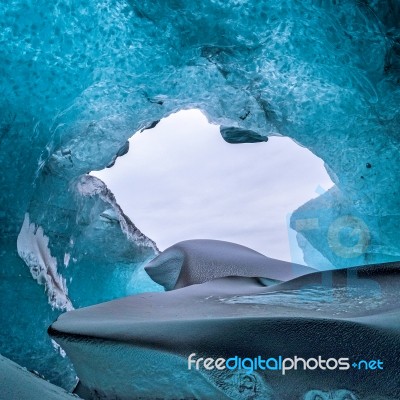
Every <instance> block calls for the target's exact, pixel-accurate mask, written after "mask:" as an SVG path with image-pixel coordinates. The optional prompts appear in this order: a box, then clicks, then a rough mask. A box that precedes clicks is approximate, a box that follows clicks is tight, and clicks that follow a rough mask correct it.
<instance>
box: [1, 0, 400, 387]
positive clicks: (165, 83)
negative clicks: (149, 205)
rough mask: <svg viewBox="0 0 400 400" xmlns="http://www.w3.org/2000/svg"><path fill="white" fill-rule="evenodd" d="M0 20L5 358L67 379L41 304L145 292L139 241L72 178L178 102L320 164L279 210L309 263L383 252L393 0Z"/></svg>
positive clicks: (392, 118)
mask: <svg viewBox="0 0 400 400" xmlns="http://www.w3.org/2000/svg"><path fill="white" fill-rule="evenodd" d="M0 15H1V16H0V32H1V33H0V35H1V36H0V37H1V39H0V41H1V54H0V80H1V89H2V99H1V103H0V109H1V112H0V142H1V153H0V157H1V162H2V165H3V173H2V174H1V178H0V187H1V191H0V198H1V209H0V223H1V226H0V232H1V233H0V235H1V239H0V240H1V253H0V259H1V277H2V279H1V281H0V285H1V291H2V313H1V317H0V318H1V319H0V323H1V326H2V332H1V335H0V351H1V352H2V353H3V354H4V355H5V356H9V357H10V358H12V359H14V360H15V361H17V362H19V363H21V364H23V365H26V366H27V367H28V368H31V367H32V368H33V365H34V366H35V368H36V369H39V372H43V373H46V376H47V377H48V378H50V379H51V380H53V381H54V382H57V383H61V382H62V383H63V385H64V386H68V385H69V384H71V382H70V381H68V378H67V377H66V376H67V375H68V374H69V372H68V371H67V369H65V368H53V367H54V365H59V363H60V362H61V363H62V362H64V363H66V361H65V360H64V361H62V360H61V361H60V360H59V358H58V357H56V356H55V355H54V354H53V353H51V351H50V350H51V349H50V350H46V349H48V348H49V339H46V338H45V335H44V334H43V330H44V329H45V328H44V327H45V326H47V325H49V324H50V323H51V322H52V321H53V320H54V318H55V316H56V315H57V314H58V312H59V311H56V310H57V309H69V308H71V307H80V306H83V305H88V304H94V303H97V302H100V301H105V300H107V299H110V298H114V297H118V296H123V295H125V294H128V293H133V292H135V291H140V290H145V289H147V288H148V287H152V286H151V283H149V282H144V283H143V284H142V283H138V282H143V281H142V280H141V279H140V277H141V276H144V275H143V274H142V270H141V268H142V266H143V264H144V263H145V262H146V261H147V260H149V259H151V258H153V257H154V256H155V255H156V254H157V248H156V246H155V244H154V243H153V242H152V241H151V240H150V239H148V238H147V237H145V236H144V235H143V234H142V233H141V232H140V231H139V230H138V229H137V228H136V227H135V226H134V225H133V223H132V222H131V221H129V219H128V218H126V217H125V216H124V214H123V212H122V210H121V209H120V208H119V207H118V205H117V204H116V201H115V198H114V197H113V195H112V194H111V193H110V192H109V191H108V190H107V188H106V187H105V186H104V185H103V184H102V183H101V182H100V181H97V180H96V179H95V178H90V177H88V176H86V175H85V174H87V173H88V172H89V171H91V170H96V169H102V168H104V167H105V166H107V165H109V164H110V163H112V162H113V160H114V159H115V156H116V155H120V154H122V153H123V152H124V151H125V150H126V147H124V146H125V144H126V141H127V139H128V138H129V137H130V136H131V135H132V134H133V133H134V132H136V131H138V130H140V129H144V128H146V127H150V126H151V125H152V124H153V123H154V121H158V120H160V119H161V118H163V117H166V116H167V115H169V114H170V113H172V112H176V111H178V110H181V109H188V108H198V109H200V110H202V111H203V112H204V113H205V114H206V115H207V117H208V119H209V121H211V122H213V123H216V124H219V125H221V126H223V128H222V133H223V136H224V138H225V139H226V140H227V141H231V142H238V141H239V142H246V141H251V142H254V141H265V140H266V138H267V137H268V136H271V135H283V136H288V137H291V138H292V139H294V140H295V141H296V142H297V143H299V144H300V145H302V146H305V147H307V148H308V149H310V150H311V151H312V152H313V153H314V154H316V155H317V156H318V157H320V158H322V159H323V160H324V161H325V163H326V168H327V170H328V172H329V174H330V176H331V178H332V180H333V181H334V183H335V184H336V186H335V187H334V188H332V189H331V190H329V191H328V192H327V193H325V194H324V195H322V196H320V197H319V198H317V199H314V200H312V201H310V202H309V203H307V204H305V205H304V206H303V207H301V208H300V209H299V210H297V211H296V212H295V213H294V215H293V218H292V226H293V228H294V229H296V230H297V231H298V240H299V243H300V244H301V246H302V248H303V249H304V252H305V259H306V261H307V262H308V263H309V264H310V265H313V266H318V262H319V261H320V260H324V262H325V261H328V262H329V263H331V264H332V265H333V266H334V267H343V266H349V265H357V264H368V263H374V262H381V261H391V260H396V259H398V258H399V256H400V239H399V238H400V235H398V226H399V223H400V201H399V189H400V185H399V165H400V157H399V141H400V139H399V123H400V113H399V104H400V5H399V3H398V2H397V1H394V0H393V1H392V0H381V1H378V0H377V1H372V0H371V1H368V0H357V1H356V0H343V1H342V0H332V1H328V0H314V1H313V0H308V1H295V0H290V1H267V0H263V1H260V0H249V1H246V0H230V1H226V0H224V1H222V0H221V1H219V0H206V1H202V2H194V1H192V0H152V1H149V0H140V1H114V0H105V1H92V0H89V1H72V0H71V1H69V0H64V1H58V2H50V3H49V2H48V1H44V0H39V1H37V2H34V3H33V2H30V1H28V0H10V1H7V2H2V4H1V5H0ZM232 128H234V129H232ZM230 135H233V136H232V137H231V138H230ZM17 238H18V240H17ZM17 241H18V246H17ZM321 262H322V261H321ZM26 265H28V266H29V269H28V268H27V266H26ZM133 271H136V272H133ZM138 271H139V272H138ZM133 273H135V274H136V275H137V276H136V278H137V279H136V280H135V279H133V278H132V274H133ZM32 276H33V277H34V278H35V279H36V281H35V280H34V279H32ZM37 282H39V283H42V284H44V285H45V288H46V292H47V296H46V295H44V294H43V286H39V285H38V284H37ZM152 288H153V287H152ZM153 289H154V288H153ZM32 316H34V318H32ZM44 354H47V355H44ZM38 360H39V361H38ZM68 376H72V375H71V374H70V375H68ZM68 382H69V383H68Z"/></svg>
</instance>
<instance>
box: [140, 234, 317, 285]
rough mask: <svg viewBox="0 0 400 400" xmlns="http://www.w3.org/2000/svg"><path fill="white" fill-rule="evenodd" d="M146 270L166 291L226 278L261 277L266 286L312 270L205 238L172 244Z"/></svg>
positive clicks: (239, 246)
mask: <svg viewBox="0 0 400 400" xmlns="http://www.w3.org/2000/svg"><path fill="white" fill-rule="evenodd" d="M145 270H146V272H147V273H148V274H149V275H150V277H151V278H152V279H153V280H154V281H155V282H157V283H159V284H160V285H162V286H164V288H165V289H166V290H173V289H177V288H182V287H185V286H190V285H193V284H196V283H203V282H207V281H210V280H212V279H216V278H222V277H227V276H243V277H253V278H261V280H262V282H263V283H264V284H266V285H268V284H273V283H276V282H280V281H287V280H289V279H293V278H296V277H298V276H301V275H305V274H307V273H311V272H314V271H315V270H313V269H312V268H309V267H305V266H303V265H299V264H293V263H288V262H285V261H280V260H274V259H272V258H268V257H266V256H264V255H263V254H260V253H258V252H256V251H254V250H252V249H249V248H248V247H245V246H241V245H239V244H235V243H230V242H224V241H221V240H206V239H201V240H200V239H197V240H185V241H183V242H179V243H176V244H174V245H173V246H171V247H169V248H168V249H166V250H165V251H163V252H162V253H161V254H160V255H159V256H157V257H156V258H155V259H153V260H152V261H151V262H150V263H149V264H147V265H146V267H145Z"/></svg>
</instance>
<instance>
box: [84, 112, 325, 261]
mask: <svg viewBox="0 0 400 400" xmlns="http://www.w3.org/2000/svg"><path fill="white" fill-rule="evenodd" d="M129 142H130V150H129V152H128V153H127V154H126V155H124V156H123V157H119V158H118V159H116V160H115V163H113V165H112V167H110V168H105V169H103V170H101V171H92V172H91V175H93V176H96V177H98V178H100V179H101V180H102V181H103V182H105V183H106V185H107V187H108V188H109V189H110V190H111V191H112V192H113V193H114V195H115V196H116V199H117V202H118V204H119V205H120V206H121V208H122V209H123V210H124V212H125V214H127V215H128V216H129V218H130V219H131V220H132V221H134V222H135V224H136V226H138V227H139V229H140V230H141V231H142V232H144V233H145V234H146V235H147V236H149V237H150V238H152V239H153V240H154V241H155V242H156V243H157V246H158V248H159V249H160V250H161V251H162V250H165V249H166V248H167V247H169V246H172V245H173V244H175V243H177V242H179V241H182V240H187V239H198V238H206V239H217V240H226V241H230V242H235V243H239V244H242V245H245V246H248V247H250V248H252V249H255V250H257V251H258V252H260V253H263V254H266V255H267V256H269V257H273V258H276V259H281V260H286V261H292V262H296V263H300V264H304V260H303V254H302V252H301V249H300V248H299V246H298V244H297V240H296V234H295V231H294V230H293V229H292V228H291V227H290V225H289V222H290V216H291V214H292V212H293V211H294V210H296V209H297V208H299V207H300V206H301V205H302V204H304V203H306V202H307V201H309V200H310V199H312V198H316V197H317V196H319V195H320V194H322V193H324V192H325V191H326V190H328V189H330V188H331V187H332V185H333V183H332V181H331V179H330V178H329V175H328V174H327V172H326V170H325V168H324V165H323V161H322V160H321V159H320V158H318V157H317V156H315V155H314V154H312V153H311V152H310V151H309V150H308V149H306V148H304V147H301V146H299V145H298V144H296V143H295V142H294V141H293V140H291V139H290V138H287V137H271V138H269V139H268V141H266V142H262V143H243V144H238V145H233V144H230V143H227V142H226V141H225V140H224V139H223V137H222V136H221V134H220V127H219V126H218V125H215V124H210V123H209V122H208V121H207V118H206V117H205V116H204V115H203V114H202V113H201V111H200V110H196V109H192V110H182V111H179V112H177V113H175V114H172V115H170V116H168V117H167V118H164V119H162V120H161V121H160V122H159V123H157V125H156V126H154V127H153V128H152V129H150V130H148V129H146V130H144V131H142V132H137V133H136V134H135V135H134V136H132V138H131V139H130V141H129ZM319 267H320V268H322V267H323V265H319Z"/></svg>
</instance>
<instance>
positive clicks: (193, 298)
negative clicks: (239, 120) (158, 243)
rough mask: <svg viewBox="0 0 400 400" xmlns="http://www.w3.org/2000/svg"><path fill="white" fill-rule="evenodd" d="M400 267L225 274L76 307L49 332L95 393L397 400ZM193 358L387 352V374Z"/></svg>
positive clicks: (355, 355) (374, 356)
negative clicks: (276, 280) (276, 278)
mask: <svg viewBox="0 0 400 400" xmlns="http://www.w3.org/2000/svg"><path fill="white" fill-rule="evenodd" d="M399 267H400V265H399V263H388V264H380V265H372V266H363V267H352V268H346V269H340V270H332V271H323V272H314V273H311V274H307V275H304V276H300V277H297V278H295V279H293V280H289V281H286V282H283V283H280V284H276V285H272V286H269V287H266V286H264V285H262V284H261V282H260V281H259V280H257V279H256V278H249V277H240V276H235V277H224V278H218V279H215V280H212V281H208V282H205V283H201V284H195V285H191V286H187V287H183V288H180V289H176V290H171V291H167V292H162V293H145V294H141V295H136V296H128V297H125V298H123V299H117V300H113V301H111V302H107V303H103V304H98V305H95V306H92V307H87V308H81V309H79V310H74V311H70V312H67V313H65V314H63V315H61V316H60V317H59V318H58V320H57V321H56V322H54V323H53V324H52V326H51V327H50V328H49V333H50V335H51V336H52V337H53V338H54V340H56V341H57V342H58V343H59V344H60V345H61V346H62V347H63V348H64V349H65V351H66V352H67V354H68V356H69V357H70V359H71V360H72V362H73V363H74V366H75V368H76V371H77V373H78V376H79V378H80V384H81V391H82V393H86V394H85V398H86V399H95V398H97V397H96V396H100V397H101V396H104V397H105V398H114V397H117V398H120V399H130V398H141V397H143V398H163V399H176V398H177V397H179V398H200V399H203V398H204V399H208V398H213V399H236V400H244V399H249V398H251V399H254V400H256V399H260V400H261V399H263V400H272V399H288V400H289V399H290V400H292V399H299V400H300V399H306V400H311V399H312V400H315V399H321V398H322V399H324V398H327V399H328V398H330V399H341V400H343V399H357V400H358V399H359V400H361V399H363V400H376V399H382V400H396V399H398V398H399V396H400V388H399V386H398V379H399V369H398V348H399V346H400V327H399V324H398V320H399V307H398V306H399V300H400V298H399V291H398V284H399V281H398V280H399ZM243 272H244V274H246V270H245V269H244V271H243ZM368 294H369V295H368ZM192 353H196V355H197V359H199V357H203V358H205V357H213V358H214V359H216V358H220V357H222V358H225V359H228V358H229V357H233V356H238V357H241V358H244V357H249V358H255V357H257V356H259V355H262V356H265V357H278V355H282V356H284V357H293V356H294V355H297V356H298V357H303V358H305V359H308V358H317V357H318V356H321V357H322V358H324V359H328V358H332V357H335V358H340V357H347V358H349V360H352V362H353V361H357V362H358V360H360V359H367V360H371V359H377V358H379V359H381V360H384V369H383V370H380V371H379V373H377V371H367V370H356V369H350V370H343V371H340V370H334V371H328V370H325V371H322V370H307V371H304V370H303V369H302V368H299V369H298V370H291V371H290V374H289V373H288V374H286V375H285V376H282V375H281V374H279V373H277V371H268V370H264V371H263V370H260V369H258V370H257V371H252V372H250V373H247V372H246V371H240V370H234V371H232V373H231V372H230V371H223V372H221V371H218V370H215V369H214V370H206V369H200V370H198V371H197V370H194V369H191V370H188V361H187V357H188V356H189V355H190V354H192ZM108 366H112V368H109V367H108ZM246 377H247V378H246ZM246 383H247V384H248V385H247V384H246ZM83 389H85V391H83ZM310 389H312V390H310ZM78 393H79V392H78ZM318 396H320V397H318Z"/></svg>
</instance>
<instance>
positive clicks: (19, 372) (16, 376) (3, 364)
mask: <svg viewBox="0 0 400 400" xmlns="http://www.w3.org/2000/svg"><path fill="white" fill-rule="evenodd" d="M0 387H1V390H0V400H73V399H75V400H77V399H79V398H78V397H77V396H76V395H72V394H70V393H67V392H66V391H64V390H63V389H61V388H59V387H57V386H55V385H52V384H51V383H49V382H47V381H45V380H44V379H42V378H40V377H39V376H37V375H35V374H33V373H32V372H29V371H27V370H26V369H25V368H22V367H20V366H19V365H18V364H15V363H14V362H12V361H11V360H9V359H7V358H5V357H3V356H0Z"/></svg>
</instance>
